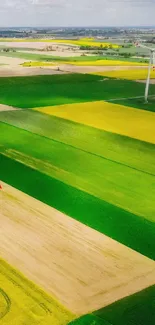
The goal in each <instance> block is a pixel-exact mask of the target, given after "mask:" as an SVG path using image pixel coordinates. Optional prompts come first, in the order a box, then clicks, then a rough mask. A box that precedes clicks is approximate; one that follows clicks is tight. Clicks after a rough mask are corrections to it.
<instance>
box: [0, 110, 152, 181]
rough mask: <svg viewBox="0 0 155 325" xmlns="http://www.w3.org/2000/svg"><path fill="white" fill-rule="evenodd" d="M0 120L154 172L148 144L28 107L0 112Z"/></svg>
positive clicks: (148, 171) (133, 166)
mask: <svg viewBox="0 0 155 325" xmlns="http://www.w3.org/2000/svg"><path fill="white" fill-rule="evenodd" d="M0 121H1V122H5V123H7V124H10V125H14V126H16V127H18V128H21V129H23V130H27V131H30V132H32V133H35V134H38V135H41V136H43V137H46V138H49V139H52V140H55V141H58V142H59V143H64V144H67V145H69V146H71V148H72V147H74V148H77V149H80V150H82V151H84V152H89V153H93V154H94V155H97V156H100V157H103V158H106V159H108V160H110V161H116V162H119V163H120V164H123V165H126V166H129V167H132V168H135V169H137V170H141V171H143V172H146V173H149V174H153V175H154V174H155V165H154V161H155V151H154V145H153V144H151V143H148V142H143V141H139V140H136V139H133V138H129V137H125V136H121V135H119V134H114V133H110V132H106V131H103V130H99V129H97V128H93V127H89V126H86V125H82V124H79V123H75V122H72V121H69V120H65V119H62V118H58V117H55V116H50V115H46V114H41V113H39V112H36V111H32V110H21V111H10V112H1V113H0ZM142 158H143V159H142Z"/></svg>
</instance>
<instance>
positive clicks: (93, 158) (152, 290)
mask: <svg viewBox="0 0 155 325" xmlns="http://www.w3.org/2000/svg"><path fill="white" fill-rule="evenodd" d="M101 79H103V78H101V76H95V75H87V74H86V75H80V74H70V75H56V76H36V77H11V78H0V103H3V104H8V105H13V106H16V107H21V108H23V109H21V110H16V111H3V112H0V179H1V180H2V181H4V182H5V183H7V184H10V185H11V186H13V187H15V188H17V189H19V190H21V191H22V192H24V193H27V194H28V195H30V196H32V197H34V198H36V199H38V200H40V201H42V202H44V203H46V204H48V205H49V206H51V207H54V208H55V209H57V210H58V211H61V212H63V213H65V214H66V215H68V216H70V217H72V218H74V219H76V220H78V221H80V222H82V223H83V224H85V225H87V226H89V227H91V228H93V229H95V230H97V231H99V232H101V233H103V234H105V235H107V236H109V237H111V238H113V239H115V240H117V241H118V242H119V243H122V244H124V245H126V246H127V247H130V248H131V249H134V250H135V251H137V252H139V253H141V254H143V255H145V256H147V257H148V258H150V259H152V260H155V200H154V198H155V177H154V176H155V164H154V162H155V150H154V148H155V146H154V145H153V144H151V143H149V142H143V141H140V140H136V139H134V138H130V137H126V136H122V135H120V134H115V133H110V132H107V131H104V130H100V129H97V128H95V127H94V128H93V127H89V126H86V125H83V124H80V123H75V122H72V121H69V120H65V119H62V118H58V117H55V116H49V115H46V114H42V113H40V112H37V111H33V110H32V109H31V108H33V107H43V106H54V105H59V104H68V103H79V102H86V101H88V102H89V101H95V100H96V101H97V100H103V99H104V100H109V99H116V98H117V99H119V98H122V99H123V98H124V97H132V96H141V95H143V93H144V84H140V83H137V82H134V81H129V80H115V79H112V78H111V79H109V80H106V81H105V82H104V81H103V82H100V81H101ZM153 93H155V85H152V86H151V87H150V94H153ZM112 102H115V103H120V104H124V105H128V106H131V107H132V106H133V107H135V109H136V108H138V109H141V108H144V109H148V110H152V111H153V110H154V102H153V100H152V101H151V102H150V103H149V104H147V105H145V104H144V103H143V102H142V101H141V100H139V99H134V100H129V99H127V100H118V101H115V100H112ZM106 104H107V103H106ZM93 105H94V106H93V108H92V111H93V113H94V118H95V104H94V103H93ZM73 106H75V105H73ZM88 106H89V104H88ZM107 106H108V105H107ZM114 106H115V107H116V105H114ZM52 109H53V108H52ZM73 109H74V107H73ZM121 109H122V108H121ZM123 109H124V110H125V109H126V108H123ZM89 110H90V106H89V107H88V112H87V113H89ZM109 110H110V108H109V107H108V113H109ZM130 111H132V110H131V109H129V112H130ZM82 113H83V111H82ZM136 113H137V114H138V118H137V123H140V122H139V121H140V119H139V116H140V114H139V113H140V111H138V110H136ZM143 113H145V114H149V116H150V115H151V114H150V113H147V112H143ZM96 114H97V104H96ZM78 116H79V108H78ZM102 116H103V118H104V114H103V115H102ZM152 116H153V114H152V115H151V121H152ZM87 118H88V114H87V116H86V119H87ZM116 120H117V119H116ZM132 121H133V119H131V122H130V123H132ZM110 122H111V120H110ZM125 122H126V119H125ZM127 122H128V121H127ZM117 124H118V120H117ZM123 124H124V123H123ZM144 124H146V119H145V123H144ZM125 125H126V124H125ZM135 128H136V127H135ZM119 131H120V129H119ZM114 132H115V130H114ZM2 218H3V214H2ZM84 249H85V247H84ZM86 249H87V248H86ZM84 253H85V252H84ZM86 253H87V251H86ZM64 254H65V252H64ZM84 256H85V255H84ZM107 258H108V257H107ZM117 262H118V263H119V261H116V263H117ZM152 263H153V262H152ZM129 265H130V264H129ZM107 271H108V272H110V269H109V270H107ZM129 272H130V269H129ZM83 285H85V283H81V286H83ZM19 297H20V298H21V299H19ZM85 298H86V297H85ZM10 299H11V300H10ZM10 302H11V303H10ZM102 306H103V304H102ZM8 311H9V312H8ZM17 312H18V313H17ZM7 313H8V314H7ZM17 314H18V318H17V321H16V320H15V317H16V315H17ZM2 317H3V320H2ZM72 319H74V316H73V315H72V314H71V313H69V312H68V311H66V310H65V309H64V308H63V307H62V306H60V305H59V304H58V303H57V301H55V300H54V299H53V298H52V297H51V298H50V297H48V296H46V294H44V293H43V292H41V291H40V289H38V288H36V287H35V285H33V284H31V283H29V282H28V281H27V280H25V279H24V278H23V277H22V275H20V274H19V273H18V272H17V271H15V270H13V269H12V268H11V267H9V266H8V265H7V264H6V263H5V262H4V261H0V323H1V322H2V325H8V324H9V325H14V324H17V325H35V324H40V325H45V324H51V325H67V324H68V323H69V324H70V325H153V324H154V323H155V286H152V287H149V288H147V289H146V290H144V291H141V292H139V293H137V294H135V295H132V296H129V297H127V298H125V299H122V300H120V301H117V302H116V303H113V304H112V305H109V306H107V307H105V308H103V309H101V310H99V311H96V312H94V313H93V314H90V315H85V316H83V317H81V318H79V319H76V320H74V321H71V320H72ZM70 321H71V323H70Z"/></svg>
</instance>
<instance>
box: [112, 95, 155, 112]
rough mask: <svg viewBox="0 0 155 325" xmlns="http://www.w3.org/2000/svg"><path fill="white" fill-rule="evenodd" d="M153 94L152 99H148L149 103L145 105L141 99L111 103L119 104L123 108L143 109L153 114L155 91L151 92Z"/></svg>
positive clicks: (154, 109)
mask: <svg viewBox="0 0 155 325" xmlns="http://www.w3.org/2000/svg"><path fill="white" fill-rule="evenodd" d="M151 93H152V94H154V96H153V97H150V98H149V102H148V103H147V104H146V103H145V100H144V96H143V98H133V99H123V100H122V99H121V100H114V101H112V102H113V103H115V104H120V105H124V106H129V107H134V108H138V109H143V110H146V111H150V112H155V90H154V91H153V92H151Z"/></svg>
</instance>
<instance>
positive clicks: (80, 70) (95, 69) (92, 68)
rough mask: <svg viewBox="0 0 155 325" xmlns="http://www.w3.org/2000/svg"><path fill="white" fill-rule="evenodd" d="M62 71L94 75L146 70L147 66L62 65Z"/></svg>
mask: <svg viewBox="0 0 155 325" xmlns="http://www.w3.org/2000/svg"><path fill="white" fill-rule="evenodd" d="M60 68H61V70H64V71H68V72H73V73H75V72H76V73H93V72H104V71H118V70H122V69H124V70H133V69H146V66H123V67H122V66H76V65H71V64H61V65H60Z"/></svg>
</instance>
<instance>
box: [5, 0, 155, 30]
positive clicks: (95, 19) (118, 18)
mask: <svg viewBox="0 0 155 325" xmlns="http://www.w3.org/2000/svg"><path fill="white" fill-rule="evenodd" d="M125 25H126V26H131V25H132V26H139V25H143V26H144V25H145V26H148V25H149V26H151V25H155V0H0V26H1V27H3V26H4V27H6V26H8V27H9V26H125Z"/></svg>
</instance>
